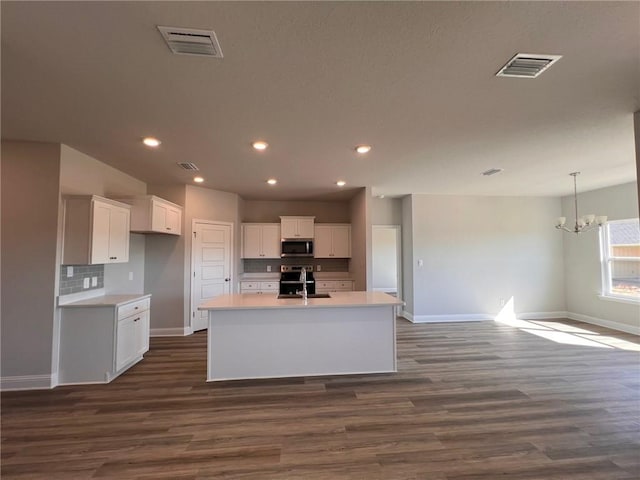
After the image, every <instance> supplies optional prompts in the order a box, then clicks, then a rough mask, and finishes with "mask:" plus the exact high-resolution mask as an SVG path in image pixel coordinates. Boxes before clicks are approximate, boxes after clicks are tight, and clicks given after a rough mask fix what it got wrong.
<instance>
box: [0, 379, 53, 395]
mask: <svg viewBox="0 0 640 480" xmlns="http://www.w3.org/2000/svg"><path fill="white" fill-rule="evenodd" d="M52 385H53V384H52V378H51V375H19V376H15V377H2V378H0V390H2V391H3V392H6V391H9V390H48V389H50V388H53V386H52Z"/></svg>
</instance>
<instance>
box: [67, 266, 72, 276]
mask: <svg viewBox="0 0 640 480" xmlns="http://www.w3.org/2000/svg"><path fill="white" fill-rule="evenodd" d="M71 277H73V267H72V266H71V265H69V266H68V267H67V278H71Z"/></svg>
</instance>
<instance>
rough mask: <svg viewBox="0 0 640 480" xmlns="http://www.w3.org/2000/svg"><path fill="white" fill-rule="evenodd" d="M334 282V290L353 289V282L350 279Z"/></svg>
mask: <svg viewBox="0 0 640 480" xmlns="http://www.w3.org/2000/svg"><path fill="white" fill-rule="evenodd" d="M335 283H336V290H340V291H345V292H350V291H351V290H353V282H351V281H346V282H340V281H338V282H335Z"/></svg>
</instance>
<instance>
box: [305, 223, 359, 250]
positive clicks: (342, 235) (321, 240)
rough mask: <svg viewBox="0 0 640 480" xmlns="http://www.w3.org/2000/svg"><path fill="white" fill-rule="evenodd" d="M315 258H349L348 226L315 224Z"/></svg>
mask: <svg viewBox="0 0 640 480" xmlns="http://www.w3.org/2000/svg"><path fill="white" fill-rule="evenodd" d="M314 249H315V250H314V252H315V253H314V257H315V258H351V225H350V224H346V223H345V224H328V223H327V224H316V226H315V239H314Z"/></svg>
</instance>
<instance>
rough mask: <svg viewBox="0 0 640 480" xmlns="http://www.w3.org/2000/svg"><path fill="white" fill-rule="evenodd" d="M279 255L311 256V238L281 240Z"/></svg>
mask: <svg viewBox="0 0 640 480" xmlns="http://www.w3.org/2000/svg"><path fill="white" fill-rule="evenodd" d="M280 256H281V257H313V239H312V238H305V239H298V240H282V246H281V249H280Z"/></svg>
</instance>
